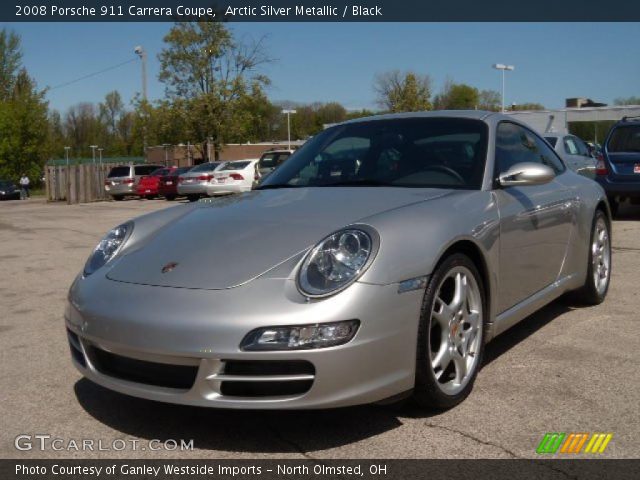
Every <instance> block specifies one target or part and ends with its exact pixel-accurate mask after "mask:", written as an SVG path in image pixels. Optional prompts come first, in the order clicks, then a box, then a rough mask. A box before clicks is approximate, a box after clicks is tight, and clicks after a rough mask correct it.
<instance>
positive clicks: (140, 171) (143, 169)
mask: <svg viewBox="0 0 640 480" xmlns="http://www.w3.org/2000/svg"><path fill="white" fill-rule="evenodd" d="M158 168H159V167H158V166H157V165H136V166H135V167H134V170H135V172H136V175H150V174H152V173H153V172H155V171H156V170H157V169H158Z"/></svg>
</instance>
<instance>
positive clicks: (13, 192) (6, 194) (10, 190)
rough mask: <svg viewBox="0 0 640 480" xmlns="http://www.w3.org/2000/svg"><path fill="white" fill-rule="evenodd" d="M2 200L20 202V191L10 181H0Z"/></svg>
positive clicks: (0, 196)
mask: <svg viewBox="0 0 640 480" xmlns="http://www.w3.org/2000/svg"><path fill="white" fill-rule="evenodd" d="M0 200H20V189H19V188H18V187H16V184H15V183H13V182H12V181H10V180H0Z"/></svg>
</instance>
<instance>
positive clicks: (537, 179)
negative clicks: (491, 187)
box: [498, 162, 556, 187]
mask: <svg viewBox="0 0 640 480" xmlns="http://www.w3.org/2000/svg"><path fill="white" fill-rule="evenodd" d="M555 177H556V174H555V172H554V171H553V169H551V167H548V166H546V165H542V164H541V163H533V162H523V163H516V164H515V165H513V166H512V167H511V168H509V170H507V171H506V172H503V173H501V174H500V177H499V179H498V181H499V182H500V185H501V186H503V187H523V186H527V185H544V184H545V183H549V182H550V181H552V180H553V179H554V178H555Z"/></svg>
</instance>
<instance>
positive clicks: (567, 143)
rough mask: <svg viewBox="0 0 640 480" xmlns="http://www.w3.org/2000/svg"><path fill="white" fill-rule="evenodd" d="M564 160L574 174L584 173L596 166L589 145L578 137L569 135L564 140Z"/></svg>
mask: <svg viewBox="0 0 640 480" xmlns="http://www.w3.org/2000/svg"><path fill="white" fill-rule="evenodd" d="M562 143H563V145H562V148H564V159H565V161H566V162H567V163H568V164H569V168H571V170H573V171H574V172H578V173H584V171H585V169H588V168H592V167H594V166H595V161H594V159H593V157H592V156H591V155H590V154H589V149H588V148H587V145H586V144H585V143H584V142H583V141H582V140H580V139H579V138H578V137H574V136H573V135H567V136H566V137H564V139H563V142H562Z"/></svg>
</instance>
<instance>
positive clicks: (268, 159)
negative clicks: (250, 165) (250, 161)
mask: <svg viewBox="0 0 640 480" xmlns="http://www.w3.org/2000/svg"><path fill="white" fill-rule="evenodd" d="M291 155H293V150H289V149H277V150H276V149H274V150H269V151H267V152H265V153H263V154H262V156H261V157H260V161H259V162H258V164H259V167H258V169H259V171H260V176H261V177H262V178H265V177H267V176H269V175H270V174H271V172H273V171H274V170H275V169H276V168H278V167H279V166H280V165H282V164H283V163H284V162H285V160H287V159H288V158H289V157H290V156H291Z"/></svg>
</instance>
